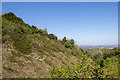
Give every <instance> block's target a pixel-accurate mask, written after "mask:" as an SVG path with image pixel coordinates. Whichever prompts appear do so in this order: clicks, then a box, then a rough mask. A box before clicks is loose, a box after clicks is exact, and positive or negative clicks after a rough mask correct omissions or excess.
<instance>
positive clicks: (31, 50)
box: [2, 13, 120, 78]
mask: <svg viewBox="0 0 120 80" xmlns="http://www.w3.org/2000/svg"><path fill="white" fill-rule="evenodd" d="M2 20H3V21H2V32H3V34H2V37H3V45H2V48H3V50H2V56H3V60H2V65H3V69H2V70H3V71H2V72H3V78H14V77H19V78H24V77H25V78H28V77H40V78H45V77H46V78H48V77H61V78H63V77H67V78H73V77H79V78H97V77H98V78H117V77H118V73H119V72H118V66H117V65H119V64H118V59H117V58H118V56H116V54H117V53H118V52H115V50H111V49H101V50H100V49H99V50H98V49H93V50H83V49H79V48H78V46H74V48H73V49H69V48H65V46H64V45H62V44H61V41H60V40H56V39H50V38H48V36H47V34H46V33H45V31H44V30H38V29H36V27H34V26H33V27H32V26H29V25H28V24H25V23H24V22H23V21H22V19H21V18H18V17H16V16H15V15H14V14H13V13H7V14H4V15H3V16H2ZM116 50H117V49H116ZM115 53H116V54H115ZM119 53H120V52H119ZM106 56H107V57H106ZM111 56H112V57H111ZM101 65H102V66H101ZM50 73H51V74H50ZM106 73H107V75H106Z"/></svg>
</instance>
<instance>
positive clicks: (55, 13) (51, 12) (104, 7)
mask: <svg viewBox="0 0 120 80" xmlns="http://www.w3.org/2000/svg"><path fill="white" fill-rule="evenodd" d="M2 12H3V13H8V12H13V13H14V14H15V15H16V16H18V17H20V18H22V19H23V21H24V22H25V23H27V24H30V25H35V26H36V27H38V28H39V29H44V28H47V31H48V33H53V34H55V35H56V36H58V38H59V39H62V38H63V37H64V36H65V37H67V39H71V38H73V39H74V40H75V44H77V45H117V44H118V3H117V2H3V3H2Z"/></svg>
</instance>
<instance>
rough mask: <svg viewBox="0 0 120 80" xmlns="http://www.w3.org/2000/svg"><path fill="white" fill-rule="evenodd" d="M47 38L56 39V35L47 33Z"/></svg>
mask: <svg viewBox="0 0 120 80" xmlns="http://www.w3.org/2000/svg"><path fill="white" fill-rule="evenodd" d="M48 38H50V39H55V40H57V36H55V35H54V34H48Z"/></svg>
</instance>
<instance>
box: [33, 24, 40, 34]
mask: <svg viewBox="0 0 120 80" xmlns="http://www.w3.org/2000/svg"><path fill="white" fill-rule="evenodd" d="M31 29H32V34H33V33H37V32H38V28H37V27H36V26H34V25H32V27H31Z"/></svg>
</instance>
